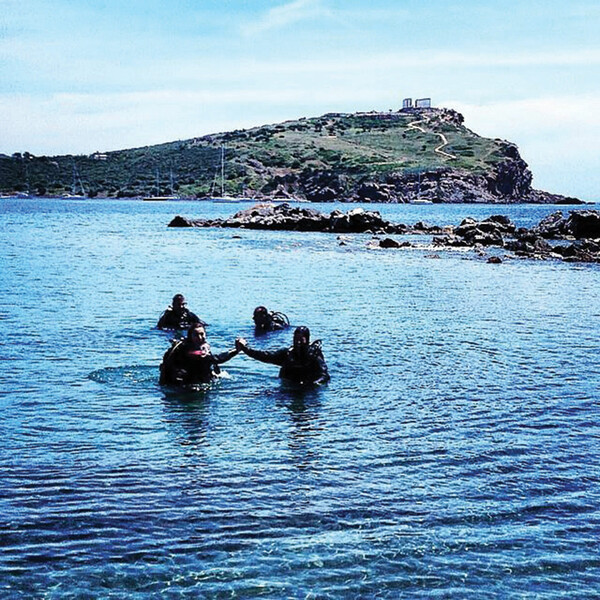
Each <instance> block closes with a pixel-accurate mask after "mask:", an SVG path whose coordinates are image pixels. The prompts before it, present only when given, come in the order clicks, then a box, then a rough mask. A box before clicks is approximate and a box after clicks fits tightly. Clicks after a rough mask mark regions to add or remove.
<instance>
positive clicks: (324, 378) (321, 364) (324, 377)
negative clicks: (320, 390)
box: [315, 355, 330, 385]
mask: <svg viewBox="0 0 600 600" xmlns="http://www.w3.org/2000/svg"><path fill="white" fill-rule="evenodd" d="M317 368H318V369H319V371H320V372H321V375H320V376H319V378H318V379H316V380H315V383H316V384H317V385H321V384H323V383H327V382H328V381H329V379H330V377H329V371H328V369H327V363H326V362H325V359H324V358H323V356H322V355H321V356H318V357H317Z"/></svg>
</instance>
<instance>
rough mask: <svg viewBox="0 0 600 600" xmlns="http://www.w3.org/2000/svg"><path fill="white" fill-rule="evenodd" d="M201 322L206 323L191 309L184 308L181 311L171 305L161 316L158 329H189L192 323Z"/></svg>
mask: <svg viewBox="0 0 600 600" xmlns="http://www.w3.org/2000/svg"><path fill="white" fill-rule="evenodd" d="M196 323H200V325H206V323H205V322H204V321H202V319H200V318H198V316H197V315H195V314H194V313H193V312H192V311H191V310H188V309H187V308H184V309H183V310H182V311H181V312H175V310H173V308H172V307H171V306H169V308H167V310H165V312H164V313H163V314H162V315H161V316H160V319H159V320H158V323H157V325H156V327H158V329H187V328H188V327H190V326H191V325H194V324H196Z"/></svg>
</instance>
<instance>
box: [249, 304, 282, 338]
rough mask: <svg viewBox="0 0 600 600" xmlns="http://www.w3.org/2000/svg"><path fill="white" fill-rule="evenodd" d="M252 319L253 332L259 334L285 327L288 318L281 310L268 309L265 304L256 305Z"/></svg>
mask: <svg viewBox="0 0 600 600" xmlns="http://www.w3.org/2000/svg"><path fill="white" fill-rule="evenodd" d="M252 320H253V321H254V333H255V334H256V335H260V334H261V333H267V331H278V330H280V329H287V328H288V327H289V326H290V320H289V319H288V318H287V316H286V315H284V314H283V313H281V312H275V311H269V310H267V308H266V307H265V306H257V307H256V308H255V309H254V313H253V315H252Z"/></svg>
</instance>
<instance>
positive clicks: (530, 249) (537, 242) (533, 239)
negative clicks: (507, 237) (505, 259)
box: [504, 231, 552, 256]
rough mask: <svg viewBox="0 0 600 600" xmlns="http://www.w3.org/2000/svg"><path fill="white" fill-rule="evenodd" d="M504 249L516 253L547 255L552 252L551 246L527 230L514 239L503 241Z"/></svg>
mask: <svg viewBox="0 0 600 600" xmlns="http://www.w3.org/2000/svg"><path fill="white" fill-rule="evenodd" d="M504 247H505V248H506V250H510V251H511V252H515V253H518V254H539V255H544V256H547V255H548V254H550V253H551V252H552V246H551V245H550V244H549V243H548V242H547V241H546V240H545V239H544V238H542V237H540V236H539V235H537V234H536V233H535V232H534V231H527V232H526V233H523V234H522V235H519V236H518V237H517V238H515V239H514V240H511V241H508V242H506V243H505V245H504Z"/></svg>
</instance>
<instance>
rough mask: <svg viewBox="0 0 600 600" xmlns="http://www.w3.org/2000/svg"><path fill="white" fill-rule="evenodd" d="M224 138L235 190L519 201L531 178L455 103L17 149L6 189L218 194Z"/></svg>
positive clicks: (5, 163)
mask: <svg viewBox="0 0 600 600" xmlns="http://www.w3.org/2000/svg"><path fill="white" fill-rule="evenodd" d="M222 148H224V155H225V160H224V163H223V164H224V168H223V172H224V192H225V194H228V195H232V196H246V197H256V198H270V197H280V196H289V197H295V198H298V199H304V200H321V201H327V200H349V201H352V200H367V201H368V200H372V201H390V202H407V201H412V200H415V199H416V198H426V199H430V200H431V201H438V202H444V201H478V200H477V198H478V194H479V193H480V192H481V193H482V194H483V196H482V197H481V199H480V200H479V201H488V200H489V199H490V198H488V197H487V196H488V195H489V194H491V195H492V196H493V197H494V198H497V199H498V200H502V199H504V200H507V199H509V200H510V199H512V201H518V198H517V197H518V196H524V195H526V194H527V193H529V190H530V187H529V186H530V182H531V175H530V173H529V171H528V170H527V165H526V164H525V163H524V162H523V161H522V160H521V158H520V156H519V155H518V151H517V149H516V147H515V146H514V145H513V144H510V143H508V142H505V141H501V140H491V139H486V138H482V137H480V136H478V135H476V134H475V133H473V132H472V131H470V130H469V129H467V128H466V127H465V126H464V125H463V118H462V115H460V114H459V113H457V112H455V111H452V110H448V109H419V110H415V109H412V110H405V111H398V112H387V113H356V114H327V115H323V116H321V117H316V118H306V119H299V120H296V121H286V122H284V123H280V124H276V125H266V126H262V127H256V128H253V129H248V130H237V131H232V132H227V133H217V134H212V135H207V136H203V137H200V138H193V139H190V140H185V141H177V142H170V143H166V144H161V145H157V146H147V147H143V148H135V149H130V150H119V151H114V152H108V153H105V154H94V155H90V156H71V155H67V156H52V157H43V156H42V157H36V156H32V155H31V154H28V153H24V154H23V155H21V154H14V155H13V156H12V157H2V158H0V192H2V193H10V192H15V191H17V192H30V193H31V194H37V195H51V196H52V195H64V194H67V193H77V194H81V193H82V190H83V192H84V194H85V195H89V196H90V197H95V196H106V197H136V196H148V195H164V194H170V193H172V192H173V193H176V194H177V195H179V196H180V197H186V198H201V197H206V196H210V195H220V194H221V190H220V187H221V151H222V150H221V149H222ZM507 174H508V179H507ZM157 180H158V187H157ZM458 182H460V184H459V183H458ZM503 182H504V187H505V188H506V189H501V188H502V184H503ZM457 186H458V187H457ZM459 188H462V191H460V189H459ZM467 188H468V189H467ZM457 190H458V191H459V192H460V193H458V195H456V191H457ZM453 194H454V195H453Z"/></svg>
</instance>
